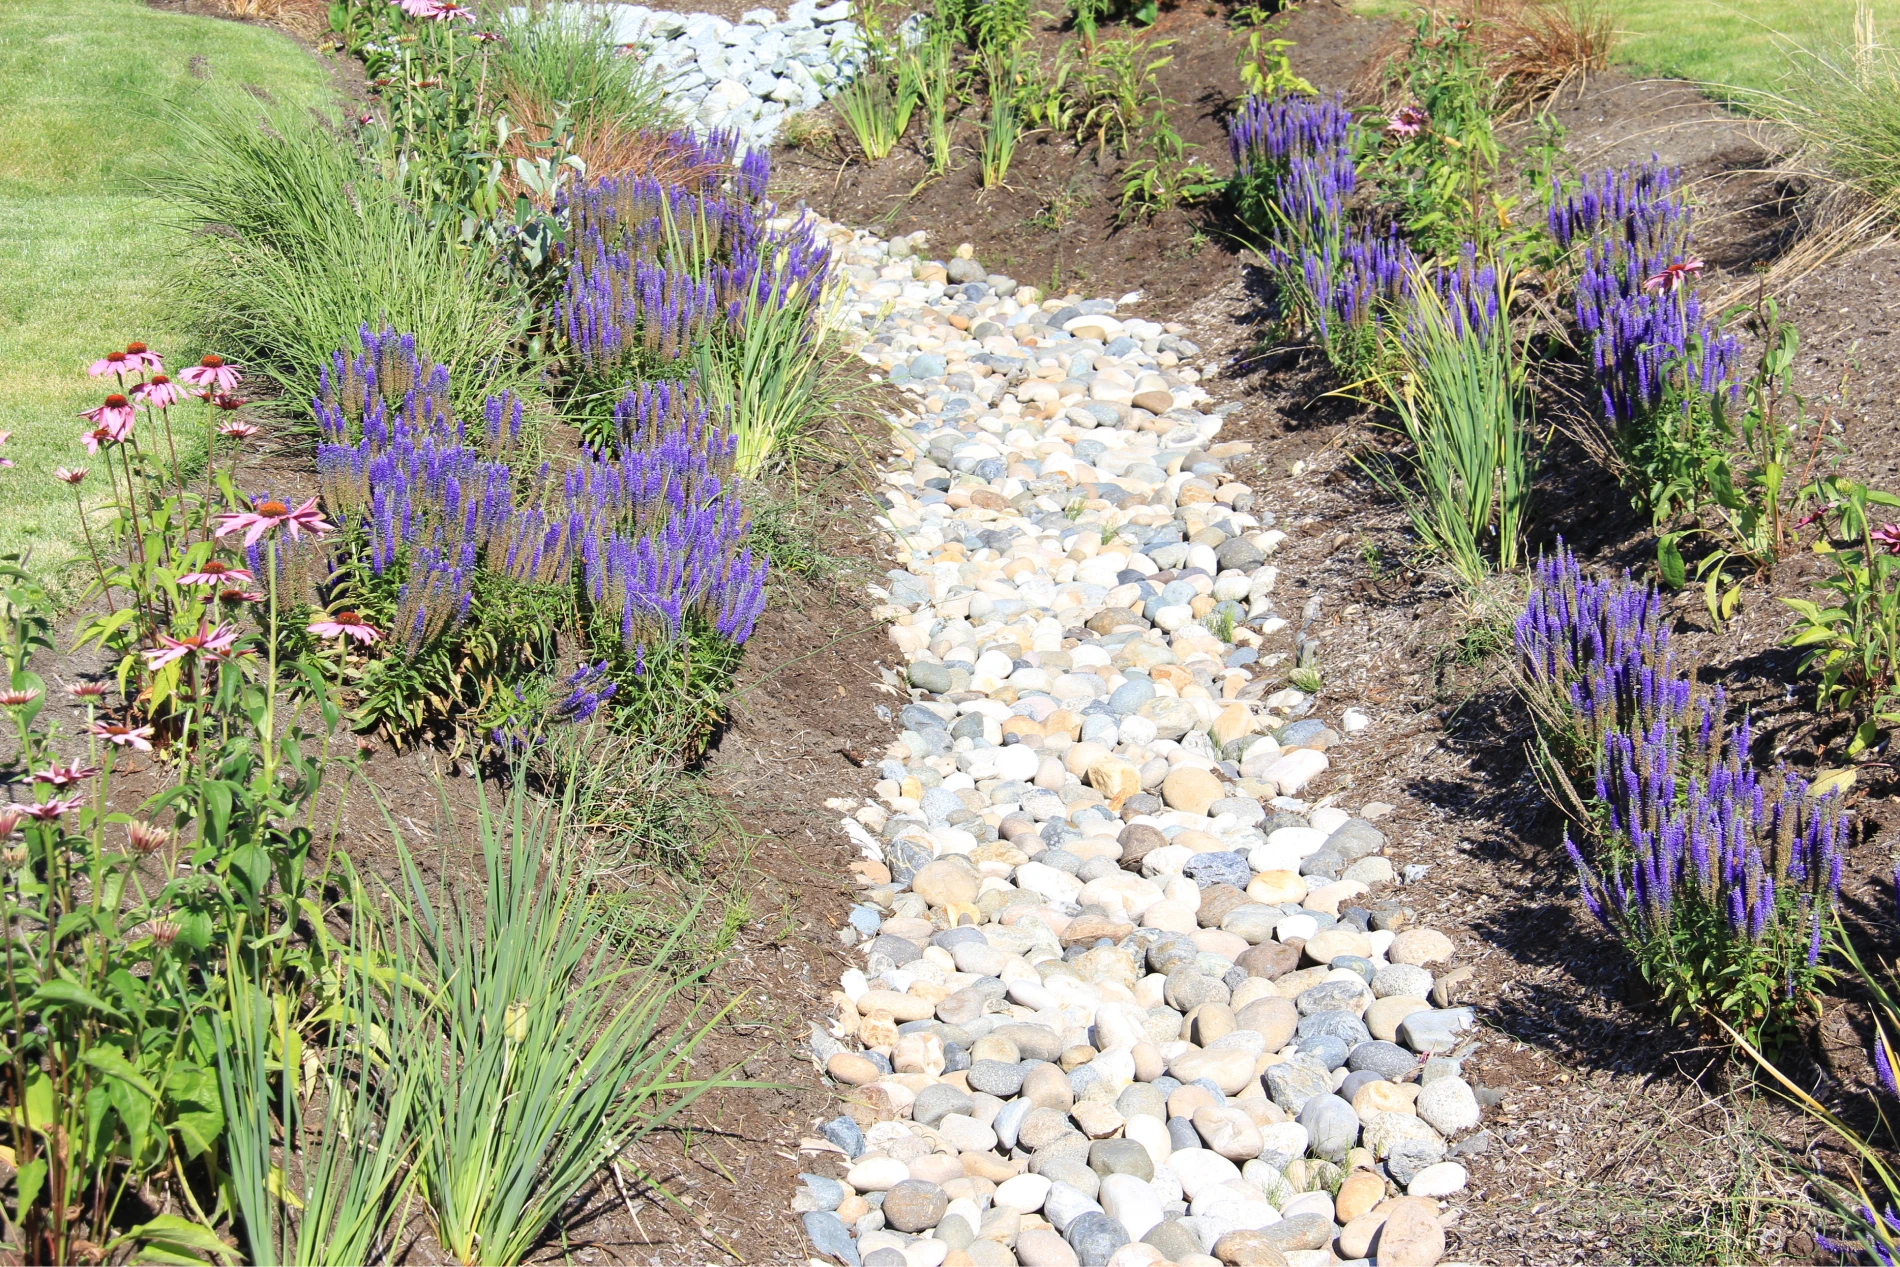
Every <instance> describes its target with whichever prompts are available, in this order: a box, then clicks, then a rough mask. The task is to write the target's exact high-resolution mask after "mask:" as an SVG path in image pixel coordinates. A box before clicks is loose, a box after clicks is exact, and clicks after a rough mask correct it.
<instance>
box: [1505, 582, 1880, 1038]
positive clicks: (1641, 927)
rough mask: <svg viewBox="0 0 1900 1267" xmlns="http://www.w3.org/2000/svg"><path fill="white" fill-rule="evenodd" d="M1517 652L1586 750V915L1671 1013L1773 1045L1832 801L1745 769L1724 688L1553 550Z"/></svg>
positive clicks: (1813, 943)
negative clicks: (1622, 948)
mask: <svg viewBox="0 0 1900 1267" xmlns="http://www.w3.org/2000/svg"><path fill="white" fill-rule="evenodd" d="M1516 643H1517V649H1518V653H1519V656H1520V659H1521V670H1522V673H1523V675H1524V677H1525V678H1526V679H1527V681H1528V682H1529V683H1530V684H1531V686H1532V688H1533V690H1534V691H1536V692H1538V693H1539V694H1541V695H1542V697H1543V698H1544V699H1545V700H1555V701H1560V702H1561V705H1562V706H1563V707H1565V708H1567V709H1568V710H1569V712H1570V714H1571V717H1572V720H1573V721H1574V722H1575V724H1576V727H1577V732H1578V733H1579V734H1581V735H1582V736H1583V737H1584V738H1585V739H1586V740H1587V742H1588V744H1589V748H1590V750H1591V752H1590V755H1591V757H1592V762H1593V766H1594V769H1593V770H1591V771H1590V772H1589V777H1590V779H1591V788H1592V792H1593V804H1592V806H1591V810H1592V813H1593V816H1594V819H1595V822H1594V830H1593V831H1592V832H1591V833H1590V835H1589V836H1588V837H1587V838H1586V841H1585V845H1579V844H1578V843H1577V842H1575V841H1572V840H1570V839H1568V837H1567V836H1566V841H1565V845H1566V848H1567V850H1568V851H1569V853H1570V856H1571V859H1572V861H1573V863H1574V864H1575V865H1576V867H1577V873H1578V876H1579V879H1580V882H1581V884H1582V888H1583V897H1584V902H1585V904H1586V905H1587V906H1588V907H1589V908H1590V910H1591V912H1592V913H1593V914H1594V915H1595V916H1596V917H1597V918H1598V919H1599V920H1601V921H1602V922H1603V924H1604V926H1605V927H1606V928H1608V929H1609V930H1610V931H1611V932H1612V933H1613V934H1614V935H1616V936H1617V937H1618V938H1619V939H1620V940H1622V941H1623V942H1624V943H1625V944H1626V945H1627V946H1628V947H1629V948H1630V950H1631V952H1632V954H1633V955H1634V956H1635V958H1636V961H1637V965H1638V968H1639V970H1640V971H1641V972H1642V974H1643V976H1644V978H1645V980H1647V981H1648V983H1649V985H1650V987H1651V988H1652V989H1654V990H1655V991H1656V993H1657V994H1658V996H1659V997H1660V998H1661V1000H1662V1001H1663V1002H1664V1003H1665V1005H1667V1006H1668V1007H1669V1008H1670V1009H1671V1010H1672V1012H1673V1013H1674V1014H1675V1015H1677V1016H1678V1017H1681V1016H1688V1015H1693V1016H1696V1017H1698V1019H1700V1018H1702V1017H1704V1016H1715V1017H1719V1018H1721V1019H1723V1020H1725V1021H1727V1022H1729V1023H1730V1024H1732V1025H1735V1026H1736V1027H1737V1028H1739V1029H1742V1030H1743V1031H1744V1032H1746V1033H1749V1034H1751V1035H1754V1036H1755V1037H1757V1038H1758V1039H1759V1040H1761V1041H1764V1042H1768V1043H1770V1044H1772V1043H1774V1042H1776V1041H1777V1040H1778V1039H1779V1037H1780V1036H1781V1035H1782V1034H1783V1033H1784V1032H1785V1030H1786V1028H1787V1026H1788V1025H1789V1023H1790V1022H1791V1021H1792V1018H1793V1015H1794V1013H1795V1012H1796V1011H1797V1010H1798V1008H1799V1007H1800V1006H1802V1005H1803V1004H1805V1003H1807V1002H1808V1001H1809V1000H1810V998H1811V997H1812V993H1813V988H1814V985H1815V982H1816V980H1817V979H1818V977H1819V976H1820V974H1821V973H1822V972H1823V968H1822V965H1821V947H1822V940H1823V934H1824V929H1825V927H1826V925H1827V923H1828V921H1829V920H1830V919H1831V918H1832V913H1833V907H1834V902H1835V898H1836V895H1837V894H1838V892H1839V889H1840V880H1841V866H1842V858H1843V855H1842V850H1843V848H1844V847H1845V845H1846V843H1847V833H1848V824H1847V816H1846V812H1845V810H1844V809H1843V808H1842V806H1841V804H1840V801H1839V797H1838V796H1837V795H1836V794H1833V793H1828V794H1823V795H1815V794H1813V793H1812V792H1811V791H1810V789H1809V786H1808V783H1807V781H1806V780H1804V779H1802V778H1801V777H1800V776H1799V775H1797V774H1796V773H1794V772H1793V771H1792V770H1790V769H1788V768H1787V767H1786V766H1785V765H1777V766H1776V767H1775V768H1773V769H1772V770H1768V771H1763V770H1758V769H1757V768H1756V767H1755V765H1754V763H1753V761H1752V758H1751V756H1750V748H1751V746H1752V743H1753V739H1754V729H1753V724H1752V722H1751V721H1750V720H1749V719H1748V718H1747V717H1746V716H1744V717H1743V719H1742V720H1741V722H1740V723H1739V724H1738V725H1735V726H1733V727H1731V726H1730V725H1729V724H1728V721H1727V718H1726V713H1727V698H1726V696H1725V695H1724V693H1723V692H1722V691H1720V690H1715V691H1712V692H1703V691H1700V690H1698V689H1697V688H1696V686H1695V683H1694V679H1693V677H1692V676H1691V675H1690V674H1689V672H1688V671H1687V670H1686V669H1685V668H1684V667H1682V666H1680V665H1679V664H1678V663H1677V662H1676V660H1675V657H1674V655H1673V654H1672V652H1671V650H1670V647H1669V639H1668V631H1667V628H1666V626H1665V624H1664V622H1663V619H1662V613H1661V604H1660V599H1659V596H1658V595H1657V594H1656V592H1655V591H1654V589H1653V588H1652V587H1650V586H1648V585H1642V584H1638V583H1637V582H1635V581H1633V580H1631V579H1630V578H1629V577H1628V576H1627V575H1626V576H1624V577H1623V578H1621V579H1620V580H1617V581H1599V580H1592V579H1589V578H1586V577H1585V576H1584V575H1583V574H1582V571H1581V569H1580V568H1579V567H1578V565H1577V561H1576V557H1575V555H1573V554H1572V553H1571V552H1570V551H1569V550H1567V549H1564V548H1563V547H1562V546H1561V544H1560V546H1559V550H1558V553H1557V554H1556V556H1555V557H1552V558H1547V559H1545V560H1543V561H1542V562H1540V563H1539V565H1538V566H1537V567H1536V568H1535V569H1533V571H1532V575H1531V589H1530V598H1529V601H1528V603H1527V605H1526V609H1525V611H1524V613H1523V615H1522V616H1520V617H1519V619H1518V621H1517V627H1516ZM1586 845H1587V846H1588V847H1587V848H1586V847H1585V846H1586Z"/></svg>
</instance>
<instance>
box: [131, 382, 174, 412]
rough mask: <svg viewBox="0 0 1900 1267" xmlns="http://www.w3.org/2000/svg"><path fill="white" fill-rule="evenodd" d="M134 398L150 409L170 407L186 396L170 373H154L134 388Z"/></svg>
mask: <svg viewBox="0 0 1900 1267" xmlns="http://www.w3.org/2000/svg"><path fill="white" fill-rule="evenodd" d="M132 399H133V400H136V401H138V402H139V404H141V405H144V406H145V407H146V408H148V409H170V408H171V407H172V406H173V405H175V404H177V403H178V402H179V401H180V400H182V399H184V397H183V395H182V394H181V393H180V392H179V390H178V384H176V383H174V382H172V380H171V376H170V375H169V374H154V375H152V376H151V377H150V378H148V379H146V380H145V381H144V382H143V383H140V384H139V385H138V386H137V387H134V388H133V389H132Z"/></svg>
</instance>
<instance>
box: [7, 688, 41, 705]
mask: <svg viewBox="0 0 1900 1267" xmlns="http://www.w3.org/2000/svg"><path fill="white" fill-rule="evenodd" d="M39 697H40V693H39V691H37V690H34V689H32V688H30V687H21V688H18V689H14V688H9V689H7V690H4V691H0V708H25V707H26V706H27V705H28V704H31V703H32V702H33V701H34V700H36V699H38V698H39Z"/></svg>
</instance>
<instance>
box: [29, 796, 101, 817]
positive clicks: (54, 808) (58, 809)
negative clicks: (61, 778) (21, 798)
mask: <svg viewBox="0 0 1900 1267" xmlns="http://www.w3.org/2000/svg"><path fill="white" fill-rule="evenodd" d="M85 803H86V798H85V797H83V796H75V797H73V798H72V799H71V800H70V801H62V800H59V799H57V798H55V799H54V800H50V801H41V802H40V803H39V804H38V805H22V806H21V807H20V812H21V813H22V814H24V815H25V816H26V817H28V818H33V819H37V820H39V821H40V822H42V823H50V822H52V821H53V820H55V819H57V818H59V817H60V816H61V815H62V814H70V813H72V812H73V811H74V810H76V809H78V808H79V807H80V806H81V805H84V804H85Z"/></svg>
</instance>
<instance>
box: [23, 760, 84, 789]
mask: <svg viewBox="0 0 1900 1267" xmlns="http://www.w3.org/2000/svg"><path fill="white" fill-rule="evenodd" d="M97 773H99V767H98V766H96V765H61V764H60V763H59V762H57V761H55V762H53V764H51V765H49V766H47V767H46V768H45V769H44V770H38V771H35V772H34V774H33V782H35V783H50V784H52V785H53V786H54V787H56V788H60V787H69V786H71V785H72V784H74V783H80V782H83V781H85V780H86V779H90V778H91V777H92V776H93V775H95V774H97Z"/></svg>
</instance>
